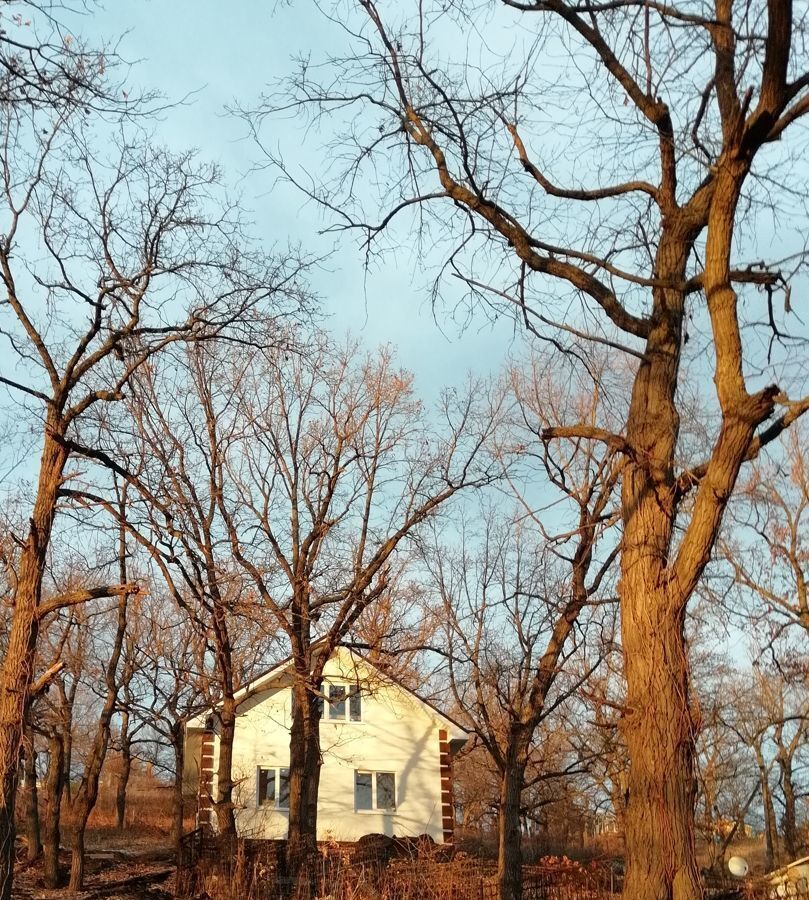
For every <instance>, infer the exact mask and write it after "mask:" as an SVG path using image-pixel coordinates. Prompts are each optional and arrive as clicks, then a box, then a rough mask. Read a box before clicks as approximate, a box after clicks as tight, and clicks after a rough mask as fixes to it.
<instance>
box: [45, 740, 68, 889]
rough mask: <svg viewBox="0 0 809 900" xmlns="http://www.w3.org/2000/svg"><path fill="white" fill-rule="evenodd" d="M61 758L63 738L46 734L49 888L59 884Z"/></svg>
mask: <svg viewBox="0 0 809 900" xmlns="http://www.w3.org/2000/svg"><path fill="white" fill-rule="evenodd" d="M64 757H65V744H64V739H63V737H62V735H61V734H59V733H58V732H53V733H51V734H50V735H48V774H47V776H46V778H45V802H44V804H43V809H42V845H43V851H44V860H43V861H44V877H45V887H48V888H51V889H53V888H58V887H60V885H61V883H62V878H61V872H60V870H59V844H60V842H61V817H62V797H63V796H64V790H63V788H64V780H65V765H64V761H65V760H64Z"/></svg>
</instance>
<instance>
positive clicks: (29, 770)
mask: <svg viewBox="0 0 809 900" xmlns="http://www.w3.org/2000/svg"><path fill="white" fill-rule="evenodd" d="M25 731H26V735H25V751H24V752H25V835H26V845H27V849H26V858H27V859H28V862H33V861H34V860H35V859H39V856H40V854H41V853H42V838H41V833H40V823H39V797H38V793H37V756H36V749H35V747H34V733H33V731H32V730H31V728H30V727H27V728H26V729H25Z"/></svg>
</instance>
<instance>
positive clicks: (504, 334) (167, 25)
mask: <svg viewBox="0 0 809 900" xmlns="http://www.w3.org/2000/svg"><path fill="white" fill-rule="evenodd" d="M76 31H77V33H78V34H80V35H82V36H83V37H85V38H87V39H88V40H89V41H90V42H91V43H96V42H97V41H98V40H99V38H100V39H104V40H106V41H112V40H114V39H116V38H118V37H119V36H120V37H121V43H120V52H121V54H122V55H123V56H124V57H125V58H126V59H128V60H130V61H137V62H136V64H135V65H134V66H133V69H132V72H131V81H132V83H133V85H138V86H141V87H142V88H144V89H152V88H153V89H158V90H160V91H161V92H162V93H164V94H165V95H166V97H167V99H169V100H172V101H179V100H181V99H182V98H184V97H187V96H189V95H193V96H190V99H189V100H188V102H187V103H185V104H184V105H182V106H180V107H179V108H176V109H172V110H169V111H168V112H167V113H166V114H165V115H164V116H163V118H162V121H161V122H159V123H158V124H157V126H156V133H157V136H158V137H159V138H160V139H161V140H163V141H165V142H166V143H167V144H168V145H169V146H171V147H172V148H173V149H176V150H183V149H187V148H188V147H195V148H197V149H198V150H199V151H200V153H201V154H202V156H203V157H204V158H206V159H210V160H214V161H217V162H219V163H221V165H222V167H223V169H224V171H225V176H226V178H227V179H228V181H230V182H231V183H233V184H235V185H237V188H238V190H239V191H240V192H241V194H242V196H243V198H244V203H245V205H246V206H247V208H248V209H249V210H250V211H251V213H252V218H253V220H254V221H255V232H256V234H257V236H258V237H259V238H260V239H261V240H262V241H266V242H268V243H276V242H279V243H284V242H286V241H287V240H288V239H292V240H298V241H301V242H302V243H303V244H304V245H305V246H307V247H310V248H313V249H315V250H316V252H317V253H326V252H328V251H330V250H332V249H334V251H335V252H334V253H333V254H332V255H331V256H330V258H329V260H328V262H327V263H326V264H325V267H324V269H323V271H321V272H320V273H318V274H316V275H315V276H314V277H313V279H312V281H313V286H314V288H315V290H316V291H317V292H318V293H319V294H320V295H321V296H322V298H323V311H324V313H325V314H326V315H327V316H328V325H329V327H330V328H331V329H332V330H333V331H334V332H335V333H336V334H338V335H340V336H342V335H343V334H344V333H345V332H346V331H350V332H352V333H354V334H356V335H358V336H359V337H360V338H361V339H362V341H363V342H364V343H365V344H366V345H367V346H369V347H373V346H374V345H376V344H378V343H380V342H388V341H389V342H391V343H393V344H394V345H396V346H397V347H398V350H399V356H400V360H401V362H402V364H403V365H405V366H406V367H407V368H408V369H410V370H412V371H413V372H414V373H415V374H416V376H417V384H418V389H419V392H420V394H421V395H422V396H423V397H425V399H430V398H432V397H434V396H435V395H436V393H437V392H438V391H439V390H440V389H441V388H442V387H443V386H446V385H451V384H458V383H459V382H461V381H462V380H463V379H464V377H465V376H466V373H467V372H468V371H469V370H474V371H476V372H477V373H480V374H486V373H488V372H496V371H498V370H499V368H500V366H501V365H502V363H503V362H504V361H505V360H506V358H507V356H508V354H509V353H510V352H519V350H520V348H521V346H522V345H523V337H522V335H521V334H520V333H519V330H518V331H517V333H516V334H515V330H514V326H513V324H512V323H511V322H509V321H502V322H500V323H497V324H496V325H495V326H494V328H493V327H492V326H491V325H490V323H489V322H488V321H487V320H486V319H485V318H484V317H483V316H482V315H481V316H477V317H475V318H474V319H473V321H471V322H470V323H465V325H466V327H462V325H461V323H459V322H454V321H452V319H451V317H450V316H448V315H446V311H442V312H441V313H439V314H438V315H436V316H434V315H433V311H432V308H431V305H430V300H429V290H428V288H429V283H430V277H429V275H425V274H419V273H418V272H416V271H415V270H414V267H413V265H412V262H411V259H410V258H409V255H408V254H407V253H406V252H402V253H399V254H397V256H396V258H394V256H393V255H387V256H386V258H385V261H384V265H383V266H380V267H378V268H377V269H376V270H374V271H371V272H369V273H366V272H365V271H364V269H363V264H362V257H361V253H360V251H359V248H358V246H357V244H356V242H355V241H353V240H352V239H351V238H350V237H349V238H346V239H343V240H341V241H340V243H339V244H338V245H337V246H336V248H335V243H334V238H333V237H326V236H320V235H318V230H319V229H321V228H322V227H323V226H324V224H325V223H324V221H323V218H322V217H321V216H320V214H319V212H318V210H317V209H315V208H314V207H313V206H312V205H311V204H305V203H304V202H303V199H302V197H301V195H300V194H299V193H298V192H297V191H296V190H295V189H293V188H291V187H289V186H287V185H284V184H277V183H274V181H275V179H274V176H272V175H271V174H269V173H266V172H265V173H255V172H251V170H252V168H253V166H254V164H255V162H256V160H257V157H258V154H257V150H256V147H255V146H254V145H253V143H252V142H251V141H250V140H248V139H245V137H244V134H245V127H244V124H243V123H241V122H239V121H237V120H236V119H234V118H232V117H231V116H229V115H228V113H227V112H226V107H228V106H231V105H232V104H233V103H234V101H236V102H238V103H239V104H241V105H244V106H249V105H251V103H253V102H255V101H256V100H257V99H258V97H259V94H260V93H261V92H262V90H264V89H265V88H266V86H267V85H268V84H270V83H271V82H273V81H274V80H275V79H277V78H279V77H282V76H283V75H285V74H288V73H289V72H290V70H291V61H290V60H291V56H292V54H294V53H296V52H299V51H303V50H306V49H311V50H312V51H313V52H314V54H315V55H317V53H318V52H319V51H321V50H322V49H323V48H324V47H327V46H328V41H330V40H333V38H334V27H333V25H330V24H329V23H328V22H326V21H325V20H324V19H323V18H322V17H320V16H317V15H315V14H314V13H313V11H312V8H311V7H309V9H308V11H307V13H306V15H302V7H301V6H300V5H299V4H286V3H278V4H275V3H266V2H259V0H238V2H233V3H229V4H222V3H214V2H211V0H196V2H193V0H171V2H160V0H109V2H107V4H106V6H104V7H101V8H99V9H97V10H96V11H94V12H93V14H92V15H85V16H81V17H79V18H77V20H76ZM272 129H273V131H272V132H271V133H270V140H271V141H272V142H277V143H281V144H283V145H284V147H285V149H286V150H289V149H290V148H293V149H294V150H295V152H296V154H297V153H301V154H304V155H306V153H307V150H306V148H305V147H304V146H303V133H302V130H301V129H300V128H299V127H298V125H297V124H296V123H294V122H289V121H281V120H279V121H276V122H274V123H273V124H272ZM308 160H309V164H310V165H311V166H312V167H314V166H316V165H317V164H318V160H317V156H316V149H315V148H314V147H313V148H312V150H311V151H309V156H308Z"/></svg>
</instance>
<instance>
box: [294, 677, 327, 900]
mask: <svg viewBox="0 0 809 900" xmlns="http://www.w3.org/2000/svg"><path fill="white" fill-rule="evenodd" d="M293 690H294V695H295V710H294V715H293V717H292V728H291V729H290V738H289V832H288V835H287V872H288V874H289V876H290V878H291V879H293V882H294V891H295V896H296V897H298V898H300V900H305V898H309V897H311V896H313V890H314V876H315V861H316V859H317V798H318V791H319V787H320V766H321V764H322V760H321V756H320V712H319V704H318V699H317V696H316V695H315V694H313V693H312V692H310V691H308V690H307V689H306V686H305V684H304V682H303V680H300V681H298V682H297V683H296V684H295V687H294V689H293Z"/></svg>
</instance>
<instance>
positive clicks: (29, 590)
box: [0, 414, 67, 900]
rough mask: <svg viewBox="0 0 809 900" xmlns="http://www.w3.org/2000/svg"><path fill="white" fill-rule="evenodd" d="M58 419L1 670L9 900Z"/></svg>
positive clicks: (0, 866)
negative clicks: (19, 772) (15, 814)
mask: <svg viewBox="0 0 809 900" xmlns="http://www.w3.org/2000/svg"><path fill="white" fill-rule="evenodd" d="M59 424H60V423H59V422H58V421H56V420H55V418H54V417H53V416H52V415H50V414H49V417H48V422H47V428H46V436H45V443H44V446H43V450H42V459H41V461H40V469H39V480H38V484H37V495H36V500H35V501H34V507H33V510H32V512H31V519H30V525H29V531H28V537H27V538H26V542H25V545H24V547H23V549H22V553H21V554H20V561H19V566H18V569H17V582H16V590H15V592H14V611H13V614H12V619H11V627H10V629H9V633H8V642H7V644H6V654H5V657H4V659H3V664H2V669H0V900H11V888H12V882H13V878H14V837H15V830H14V800H15V797H16V794H17V777H18V771H19V754H20V744H21V741H22V727H23V718H24V715H25V707H26V703H27V701H28V691H29V688H30V686H31V677H32V672H33V667H34V654H35V651H36V643H37V634H38V622H37V607H38V605H39V600H40V596H41V593H42V576H43V573H44V571H45V560H46V555H47V551H48V545H49V543H50V538H51V532H52V530H53V520H54V516H55V513H56V497H57V492H58V490H59V486H60V484H61V478H62V472H63V470H64V467H65V462H66V460H67V451H66V450H65V449H64V447H63V446H62V445H61V444H60V443H59V442H58V440H57V435H58V434H59Z"/></svg>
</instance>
